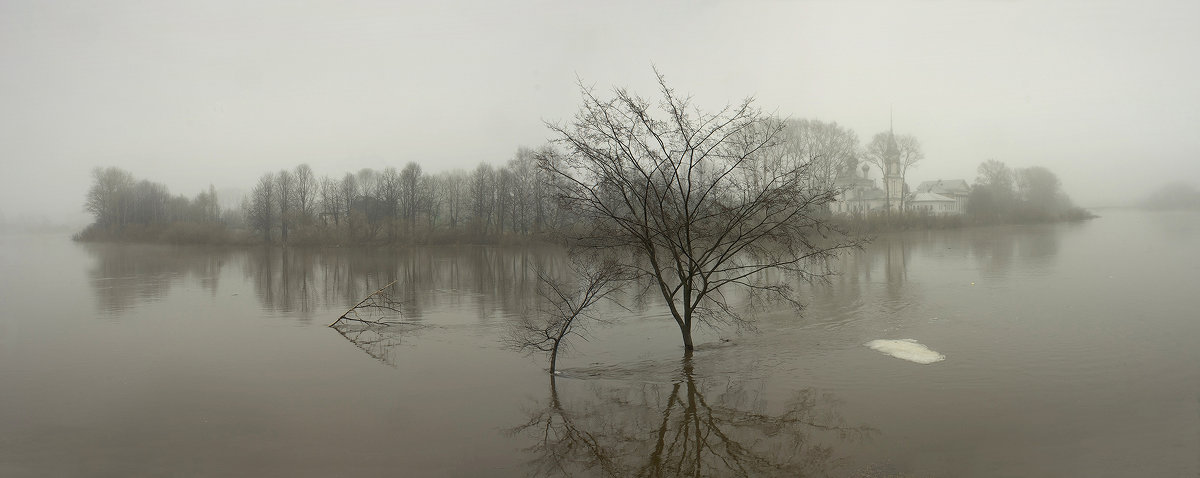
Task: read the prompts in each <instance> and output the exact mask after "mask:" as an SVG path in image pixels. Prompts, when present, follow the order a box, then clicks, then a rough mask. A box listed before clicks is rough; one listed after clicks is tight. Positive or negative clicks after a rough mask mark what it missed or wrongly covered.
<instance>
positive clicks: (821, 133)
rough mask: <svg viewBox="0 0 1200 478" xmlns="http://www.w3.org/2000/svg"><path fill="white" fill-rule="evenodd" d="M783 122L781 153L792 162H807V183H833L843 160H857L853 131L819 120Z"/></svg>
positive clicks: (857, 145) (843, 164) (830, 184)
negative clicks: (808, 180)
mask: <svg viewBox="0 0 1200 478" xmlns="http://www.w3.org/2000/svg"><path fill="white" fill-rule="evenodd" d="M785 123H786V126H785V128H784V130H783V132H782V133H783V138H782V139H783V141H782V145H781V147H780V148H779V149H780V154H781V155H782V156H783V160H785V161H790V162H792V163H793V164H795V165H800V164H804V163H810V166H809V170H810V171H811V175H810V179H811V181H812V184H811V185H810V187H816V188H826V187H832V185H833V182H834V181H835V180H837V178H838V175H839V174H840V173H841V172H842V171H843V170H844V169H845V166H846V164H848V163H852V162H854V161H856V156H857V154H858V147H859V143H858V135H856V134H855V133H854V131H851V130H849V129H846V128H843V127H841V126H839V125H838V124H837V123H824V122H821V121H818V120H807V119H800V120H797V119H791V120H787V121H786V122H785Z"/></svg>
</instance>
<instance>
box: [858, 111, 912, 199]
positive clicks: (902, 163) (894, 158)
mask: <svg viewBox="0 0 1200 478" xmlns="http://www.w3.org/2000/svg"><path fill="white" fill-rule="evenodd" d="M863 159H864V160H865V161H866V162H867V163H869V164H871V165H873V166H875V167H876V168H878V169H879V172H880V174H882V175H884V177H885V178H886V177H887V176H889V175H890V173H889V168H890V167H893V166H889V165H894V167H895V168H896V174H897V175H899V176H900V184H901V186H900V187H904V186H903V185H904V184H907V183H906V182H905V181H906V179H905V178H906V177H907V175H908V168H909V167H911V166H913V165H915V164H917V163H919V162H920V161H921V160H922V159H925V153H924V152H923V151H922V150H921V142H920V141H917V138H915V137H913V136H911V135H906V134H902V135H896V134H893V133H892V132H891V131H884V132H881V133H878V134H876V135H875V137H874V138H871V142H870V143H868V144H867V149H866V151H864V152H863ZM890 188H891V185H889V184H888V182H887V181H886V180H885V181H884V191H886V192H887V193H888V194H887V198H888V208H889V210H890V208H891V206H892V205H891V197H892V193H893V191H891V190H890ZM896 193H897V195H898V196H899V197H900V204H899V205H898V206H899V208H900V210H901V211H903V210H904V193H905V191H897V192H896Z"/></svg>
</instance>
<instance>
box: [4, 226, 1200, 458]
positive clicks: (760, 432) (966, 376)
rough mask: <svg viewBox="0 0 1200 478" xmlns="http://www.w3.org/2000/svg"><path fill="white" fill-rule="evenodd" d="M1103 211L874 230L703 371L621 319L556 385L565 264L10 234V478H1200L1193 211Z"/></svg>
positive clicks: (654, 307) (437, 252)
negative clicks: (1044, 220) (397, 317)
mask: <svg viewBox="0 0 1200 478" xmlns="http://www.w3.org/2000/svg"><path fill="white" fill-rule="evenodd" d="M1101 214H1102V216H1103V217H1102V218H1100V219H1096V220H1093V221H1090V222H1087V223H1080V224H1057V225H1036V226H1004V227H987V228H970V229H961V230H946V231H921V232H909V233H900V234H889V235H885V236H881V237H878V238H876V240H875V241H874V242H873V243H872V244H871V245H869V246H868V247H867V248H866V249H865V250H863V251H857V252H854V253H851V254H848V255H846V256H845V257H844V258H843V259H842V260H841V261H839V264H838V267H839V270H840V273H839V274H838V275H837V276H835V277H833V278H832V279H831V281H830V282H829V283H828V284H823V285H814V286H811V287H804V288H802V290H801V298H802V300H803V301H804V302H806V303H807V307H806V308H805V309H804V310H803V311H802V312H800V313H797V312H796V311H794V310H791V309H778V310H768V311H762V312H758V313H756V314H755V315H754V316H753V317H754V318H755V323H756V325H757V328H756V330H743V331H736V330H724V329H722V330H711V329H707V330H704V331H702V333H701V334H700V339H699V342H700V345H698V346H697V350H696V352H695V354H694V355H693V356H692V357H691V358H690V359H685V358H684V357H683V354H682V348H681V346H680V343H681V341H680V338H679V333H678V329H677V328H676V327H675V325H674V323H673V322H671V321H670V319H669V318H668V316H667V315H666V311H665V309H664V308H663V307H662V306H661V304H658V303H656V302H654V301H652V300H651V301H648V302H646V303H634V302H632V301H629V302H628V303H627V304H626V305H627V306H629V308H628V310H626V309H623V308H620V307H615V306H606V308H605V309H604V311H603V314H602V315H603V316H604V318H605V319H606V320H607V323H605V324H599V325H595V326H592V327H590V328H589V329H588V334H587V340H586V341H576V342H575V343H574V347H573V348H572V350H571V351H570V353H569V354H568V355H566V356H565V357H563V358H560V361H559V363H560V365H559V367H560V369H561V373H560V374H559V375H558V376H557V377H555V378H554V379H553V380H551V377H550V376H549V375H548V374H547V373H546V372H545V367H546V363H545V359H544V357H541V356H536V355H535V356H526V355H523V354H521V353H519V352H515V351H513V350H510V349H508V348H506V347H505V346H504V343H503V339H504V337H505V334H506V333H507V331H508V330H509V327H510V326H511V324H512V323H513V322H514V321H515V320H518V319H519V318H521V317H522V316H523V315H524V314H527V313H529V312H530V311H532V310H533V309H534V308H535V307H536V306H537V296H536V294H535V293H534V287H535V286H536V282H537V281H536V276H535V274H534V273H533V269H534V268H535V267H542V268H545V269H548V270H552V271H559V273H565V272H564V271H565V255H564V253H563V251H561V250H557V249H554V248H547V247H525V248H520V247H467V246H462V247H450V246H446V247H422V248H410V249H394V248H387V249H345V248H342V249H338V248H325V249H301V248H294V249H288V250H282V249H278V248H276V249H266V248H233V249H230V248H205V247H176V246H159V245H118V244H77V243H72V242H71V241H69V240H68V239H67V238H65V237H59V236H38V235H6V236H0V267H2V268H3V269H2V271H3V272H2V273H0V305H2V309H0V310H2V311H0V476H56V477H57V476H289V477H292V476H530V475H540V476H562V475H578V476H675V475H693V476H694V475H700V476H737V475H750V476H772V475H783V476H937V477H941V476H946V477H950V476H1197V474H1198V473H1200V347H1198V346H1197V340H1200V314H1198V313H1197V312H1196V305H1197V304H1198V303H1200V302H1198V300H1200V299H1198V298H1197V294H1198V293H1200V287H1198V286H1197V284H1200V248H1198V247H1197V245H1198V244H1200V216H1198V215H1196V214H1194V213H1192V214H1182V213H1180V214H1172V213H1161V214H1149V213H1140V212H1132V211H1120V210H1114V211H1101ZM393 279H396V280H398V282H397V284H398V285H397V288H396V292H397V296H398V297H399V298H401V299H402V300H403V301H404V305H403V307H402V309H403V319H404V320H405V321H406V324H404V325H402V326H393V327H386V328H384V327H367V326H361V325H349V326H342V327H337V328H330V327H327V325H328V324H329V323H330V322H332V321H333V320H334V319H335V318H337V317H338V316H339V315H341V314H342V313H343V312H344V311H345V310H346V309H347V308H348V307H350V306H351V305H353V304H354V303H356V302H358V300H360V299H361V298H362V297H363V296H364V295H366V294H368V293H370V292H371V291H373V290H375V289H376V288H378V287H380V286H381V285H383V284H385V283H387V282H388V281H390V280H393Z"/></svg>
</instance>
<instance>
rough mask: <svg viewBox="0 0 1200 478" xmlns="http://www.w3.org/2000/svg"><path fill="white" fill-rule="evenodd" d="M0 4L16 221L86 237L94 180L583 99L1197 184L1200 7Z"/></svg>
mask: <svg viewBox="0 0 1200 478" xmlns="http://www.w3.org/2000/svg"><path fill="white" fill-rule="evenodd" d="M496 3H497V2H487V1H478V2H438V3H437V4H432V5H413V4H407V3H403V2H329V3H324V4H320V3H296V2H266V1H264V2H253V3H252V4H244V3H243V2H229V1H208V2H192V3H189V4H180V3H174V2H172V3H170V4H168V3H158V2H151V3H147V2H133V1H129V2H120V1H114V2H103V3H96V2H66V1H64V2H32V1H29V2H26V1H7V2H3V3H0V105H3V107H2V108H0V162H2V163H0V166H2V171H3V174H2V175H0V214H2V216H0V217H3V218H6V219H7V220H9V221H12V220H15V219H17V218H22V217H25V218H28V217H44V218H49V220H51V221H57V222H71V223H83V222H85V221H86V217H85V216H84V215H83V213H82V203H83V197H84V194H85V192H86V189H87V187H88V184H89V181H90V178H89V172H90V170H91V169H92V168H93V167H96V166H117V167H121V168H123V169H126V170H129V171H130V172H132V173H133V174H134V175H136V176H137V177H138V178H146V179H150V180H153V181H158V182H162V183H164V184H166V185H167V186H168V187H169V188H170V189H171V191H172V192H173V193H176V194H187V195H189V196H190V195H194V194H195V193H197V192H199V191H200V190H201V189H202V188H206V187H207V186H208V185H209V184H214V185H215V186H216V187H217V188H218V189H223V188H241V189H249V187H250V186H251V185H252V184H253V182H254V181H255V180H256V179H257V178H258V177H259V175H261V174H262V173H264V172H268V171H275V170H279V169H282V168H290V167H292V166H295V165H297V164H299V163H305V162H306V163H308V164H310V165H311V166H312V168H313V169H314V170H315V172H316V173H317V174H318V175H322V174H331V175H340V174H342V173H344V172H346V171H354V170H358V169H360V168H364V167H372V168H380V167H383V166H387V165H394V166H400V165H402V164H404V163H405V162H408V161H417V162H419V163H420V164H421V165H422V167H423V168H424V169H425V170H426V171H430V172H436V171H440V170H445V169H450V168H469V167H472V166H474V165H475V164H477V163H479V162H480V161H489V162H496V163H499V162H501V161H504V160H507V159H508V158H509V157H511V156H512V154H513V152H514V151H515V150H516V148H517V147H518V146H522V145H526V146H537V145H540V144H542V143H544V142H545V141H546V139H547V138H548V137H549V136H550V135H549V133H548V131H547V130H546V127H545V125H544V121H561V120H566V119H569V118H570V117H571V115H572V114H573V113H574V111H576V110H577V109H578V106H579V103H580V101H579V91H578V84H577V83H578V82H579V81H582V82H583V83H584V84H586V85H591V86H595V87H596V88H598V89H602V90H607V89H610V88H612V87H614V86H626V87H629V88H631V89H632V90H634V91H638V92H643V93H644V94H645V95H648V96H652V95H653V93H654V87H655V78H654V74H653V71H652V67H657V68H658V69H659V71H660V72H662V73H663V74H664V75H666V77H667V79H668V82H669V83H670V84H671V85H673V86H674V87H675V88H676V89H677V90H679V91H681V92H687V93H690V94H692V95H694V97H695V98H696V100H697V101H698V103H699V104H700V105H702V106H706V107H708V106H712V107H717V106H720V105H722V104H724V103H726V102H735V101H737V100H739V99H741V98H743V97H745V96H754V97H756V98H757V100H758V104H759V106H761V107H763V108H764V109H766V110H767V111H769V112H773V113H775V114H778V115H780V116H788V117H793V118H815V119H820V120H823V121H836V122H838V123H839V124H841V125H844V126H847V127H849V128H851V129H853V130H854V131H855V132H857V133H858V136H859V138H860V140H862V141H864V142H865V141H866V140H867V139H869V138H870V137H871V136H872V135H873V134H875V133H877V132H879V131H882V130H886V129H887V128H888V127H889V116H891V117H892V118H894V125H895V130H896V132H897V133H904V134H911V135H914V136H915V137H917V138H918V139H919V140H920V141H921V143H922V145H923V146H924V149H925V154H926V159H925V160H924V161H923V162H922V163H920V165H919V166H918V167H915V168H914V169H913V170H912V171H911V172H910V173H909V175H908V182H909V183H910V184H913V185H915V184H916V183H918V182H920V181H922V180H926V179H939V178H961V179H966V180H968V181H972V180H973V179H974V178H975V176H976V171H975V170H976V167H977V166H978V164H979V163H980V162H981V161H983V160H985V159H989V158H995V159H999V160H1001V161H1004V162H1006V163H1008V164H1009V165H1012V166H1014V167H1027V166H1034V165H1041V166H1045V167H1048V168H1050V169H1051V170H1053V171H1054V172H1056V173H1057V174H1058V176H1059V177H1060V178H1061V179H1062V182H1063V188H1064V190H1065V191H1066V192H1067V193H1069V194H1070V195H1071V196H1072V198H1074V199H1075V202H1076V203H1078V204H1080V205H1083V206H1090V207H1097V206H1107V205H1121V204H1127V203H1129V202H1131V201H1133V200H1136V199H1137V198H1139V197H1141V196H1142V195H1144V194H1146V193H1148V192H1149V191H1150V190H1152V189H1154V188H1156V187H1158V186H1159V185H1161V184H1163V183H1166V182H1168V181H1171V180H1179V179H1184V180H1188V181H1191V182H1193V183H1195V182H1196V178H1200V161H1197V159H1198V158H1200V154H1198V153H1200V136H1198V135H1196V134H1195V133H1194V131H1193V129H1194V128H1195V127H1196V126H1197V125H1198V124H1200V118H1198V113H1197V112H1198V111H1200V89H1197V88H1196V87H1195V81H1196V76H1197V74H1198V73H1200V56H1197V55H1196V54H1195V48H1196V47H1197V46H1198V45H1200V30H1198V29H1196V28H1194V25H1193V23H1194V20H1195V18H1200V4H1197V3H1195V2H1154V3H1148V2H1139V3H1138V4H1136V5H1135V4H1133V3H1132V2H1122V3H1099V2H1086V3H1084V2H1080V3H1056V4H1053V5H1047V4H1044V3H1042V2H1026V3H999V2H996V3H969V4H957V3H955V4H950V3H892V2H888V3H883V2H880V3H871V2H869V3H848V2H836V3H832V2H831V3H823V2H762V3H749V2H704V3H701V4H694V3H691V2H678V3H669V2H662V3H660V2H654V3H645V2H606V3H604V4H588V5H587V6H586V7H583V6H580V4H571V3H562V2H521V3H519V4H513V3H511V2H504V3H505V4H504V5H503V6H501V5H497V4H496Z"/></svg>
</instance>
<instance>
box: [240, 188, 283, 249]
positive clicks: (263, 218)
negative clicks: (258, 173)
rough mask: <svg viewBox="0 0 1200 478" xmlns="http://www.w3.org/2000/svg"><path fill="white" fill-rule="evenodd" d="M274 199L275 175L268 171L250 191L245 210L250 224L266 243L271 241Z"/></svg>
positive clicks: (273, 221)
mask: <svg viewBox="0 0 1200 478" xmlns="http://www.w3.org/2000/svg"><path fill="white" fill-rule="evenodd" d="M275 201H276V196H275V176H274V175H272V174H270V173H267V174H264V175H263V176H262V177H261V178H259V179H258V184H257V185H256V186H254V189H253V190H251V191H250V201H249V202H248V203H247V209H246V211H245V212H246V219H247V220H248V221H249V222H250V226H251V227H253V228H254V229H255V230H258V231H259V232H262V234H263V240H265V241H266V242H268V243H270V242H271V227H272V226H274V223H275V208H276V204H275Z"/></svg>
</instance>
